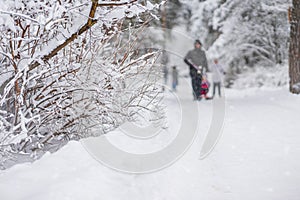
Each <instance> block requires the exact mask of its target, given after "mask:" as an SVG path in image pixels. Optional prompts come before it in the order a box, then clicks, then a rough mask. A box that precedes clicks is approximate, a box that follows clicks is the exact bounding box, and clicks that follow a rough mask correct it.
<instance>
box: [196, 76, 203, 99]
mask: <svg viewBox="0 0 300 200" xmlns="http://www.w3.org/2000/svg"><path fill="white" fill-rule="evenodd" d="M201 83H202V75H201V74H197V76H196V90H197V93H196V95H197V98H198V99H201V89H202V88H201Z"/></svg>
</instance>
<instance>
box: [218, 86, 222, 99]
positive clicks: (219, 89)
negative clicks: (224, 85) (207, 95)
mask: <svg viewBox="0 0 300 200" xmlns="http://www.w3.org/2000/svg"><path fill="white" fill-rule="evenodd" d="M218 92H219V97H221V83H218Z"/></svg>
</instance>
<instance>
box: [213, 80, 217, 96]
mask: <svg viewBox="0 0 300 200" xmlns="http://www.w3.org/2000/svg"><path fill="white" fill-rule="evenodd" d="M216 87H217V83H216V82H214V83H213V94H212V97H214V96H215V93H216Z"/></svg>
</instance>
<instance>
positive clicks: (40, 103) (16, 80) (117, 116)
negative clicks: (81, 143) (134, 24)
mask: <svg viewBox="0 0 300 200" xmlns="http://www.w3.org/2000/svg"><path fill="white" fill-rule="evenodd" d="M4 3H5V4H4V7H1V10H0V21H1V22H3V23H1V24H2V25H1V26H0V29H1V31H0V38H1V46H0V47H1V49H0V60H1V68H0V80H1V81H0V85H1V87H0V89H1V90H0V167H1V165H2V167H7V166H9V165H11V164H13V163H15V162H16V161H14V159H15V160H18V158H19V157H20V156H21V155H22V157H25V158H24V160H26V159H27V160H28V159H36V158H38V157H40V156H41V155H43V153H44V152H45V151H55V150H57V149H58V148H60V147H61V146H62V145H64V144H65V143H66V142H67V141H69V140H78V139H80V138H84V137H88V136H96V135H101V134H104V133H107V132H108V131H110V130H112V129H114V128H116V127H117V126H119V125H120V124H121V123H123V122H124V121H126V120H135V115H136V114H137V113H139V114H140V115H141V113H147V112H151V114H152V115H150V116H152V118H155V119H159V118H161V117H162V112H160V111H161V110H162V109H161V108H159V105H158V103H159V93H160V91H159V90H157V86H156V83H157V78H159V70H157V67H156V65H154V63H155V61H156V59H157V57H158V52H154V51H152V52H149V51H148V52H147V53H145V54H142V55H137V54H136V53H135V52H136V51H137V50H138V48H139V47H140V46H139V44H138V43H137V41H138V40H137V39H136V38H137V37H138V36H139V34H140V32H141V30H142V28H143V25H141V27H140V28H138V29H135V30H131V28H129V27H128V26H126V27H125V26H124V25H123V21H124V20H125V19H126V18H134V19H135V20H137V21H139V23H140V24H143V23H141V19H140V16H141V15H142V14H144V13H148V12H149V11H150V10H152V9H154V8H156V7H157V6H158V5H157V6H156V5H153V4H151V3H149V2H148V3H147V4H143V5H142V4H140V3H139V2H138V1H137V0H131V1H129V0H124V1H97V0H78V1H68V0H60V1H53V0H47V1H42V2H38V3H37V2H36V1H35V0H25V1H16V2H15V1H12V0H5V2H4ZM124 30H127V33H126V34H125V33H124V32H125V31H124ZM128 30H129V31H128ZM146 115H147V116H148V115H149V114H148V113H147V114H146ZM146 118H147V117H146ZM14 157H15V158H14Z"/></svg>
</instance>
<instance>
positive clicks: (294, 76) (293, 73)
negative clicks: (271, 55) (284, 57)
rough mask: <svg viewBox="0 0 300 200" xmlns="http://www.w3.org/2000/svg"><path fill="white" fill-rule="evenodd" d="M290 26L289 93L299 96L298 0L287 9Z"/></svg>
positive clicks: (299, 35)
mask: <svg viewBox="0 0 300 200" xmlns="http://www.w3.org/2000/svg"><path fill="white" fill-rule="evenodd" d="M289 19H290V24H291V31H290V49H289V53H290V54H289V75H290V91H291V92H292V93H295V94H300V0H293V7H292V8H290V9H289Z"/></svg>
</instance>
